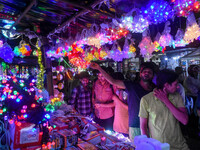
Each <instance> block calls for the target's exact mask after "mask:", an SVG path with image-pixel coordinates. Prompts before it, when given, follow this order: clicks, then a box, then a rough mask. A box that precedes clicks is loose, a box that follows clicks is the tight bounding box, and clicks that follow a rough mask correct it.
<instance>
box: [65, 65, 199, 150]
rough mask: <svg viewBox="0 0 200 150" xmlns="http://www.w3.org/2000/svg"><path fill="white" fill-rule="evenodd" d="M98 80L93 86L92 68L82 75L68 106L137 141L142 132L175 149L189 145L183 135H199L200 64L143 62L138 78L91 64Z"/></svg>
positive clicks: (183, 148)
mask: <svg viewBox="0 0 200 150" xmlns="http://www.w3.org/2000/svg"><path fill="white" fill-rule="evenodd" d="M90 68H92V69H94V70H96V74H97V79H95V80H93V84H92V85H91V86H89V80H90V76H89V74H88V72H81V73H80V74H79V80H80V83H81V84H80V85H79V86H77V87H76V88H74V89H73V91H72V94H71V98H70V99H69V100H68V104H70V105H72V106H73V107H74V109H75V110H76V111H77V112H78V113H80V114H81V115H84V116H91V115H92V114H93V118H94V121H95V122H96V123H98V124H99V125H100V126H102V127H104V128H105V129H106V130H114V131H116V132H119V133H122V134H124V136H127V137H129V138H130V139H131V140H134V137H135V136H137V135H147V136H148V137H151V138H154V139H157V140H159V141H160V142H163V143H169V144H170V149H172V150H187V149H189V148H188V146H187V144H186V140H185V138H184V137H186V138H187V137H190V136H193V137H197V138H198V137H199V136H200V135H199V116H200V80H199V79H198V72H199V71H200V69H199V66H198V65H191V66H190V67H189V68H188V76H184V75H183V73H184V72H183V69H182V68H181V67H177V68H176V69H175V70H169V69H163V70H158V66H156V65H155V64H154V63H152V62H145V63H142V64H141V65H140V72H139V73H138V77H137V78H136V79H135V80H133V79H131V80H126V79H124V75H123V74H122V73H121V72H114V71H112V69H109V68H105V67H101V66H100V65H98V64H97V63H94V62H93V63H91V65H90Z"/></svg>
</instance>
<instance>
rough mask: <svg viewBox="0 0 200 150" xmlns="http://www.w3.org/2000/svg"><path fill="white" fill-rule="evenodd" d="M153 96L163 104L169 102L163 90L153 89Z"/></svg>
mask: <svg viewBox="0 0 200 150" xmlns="http://www.w3.org/2000/svg"><path fill="white" fill-rule="evenodd" d="M154 96H155V97H157V98H158V99H159V100H161V101H162V102H163V103H164V104H166V102H168V101H169V100H168V97H167V92H166V91H165V90H161V89H155V90H154Z"/></svg>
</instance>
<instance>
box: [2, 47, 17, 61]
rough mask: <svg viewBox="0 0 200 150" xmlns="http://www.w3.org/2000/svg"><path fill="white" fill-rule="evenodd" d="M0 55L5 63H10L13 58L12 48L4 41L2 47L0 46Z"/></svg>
mask: <svg viewBox="0 0 200 150" xmlns="http://www.w3.org/2000/svg"><path fill="white" fill-rule="evenodd" d="M0 53H1V55H0V57H1V58H2V59H3V60H4V61H5V62H7V63H12V60H13V58H14V53H13V51H12V48H11V47H10V45H8V44H7V43H4V44H3V46H2V47H0Z"/></svg>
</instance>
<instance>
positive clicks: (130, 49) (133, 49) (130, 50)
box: [129, 44, 136, 53]
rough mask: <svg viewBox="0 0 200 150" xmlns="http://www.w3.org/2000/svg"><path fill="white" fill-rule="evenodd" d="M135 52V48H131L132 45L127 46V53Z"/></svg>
mask: <svg viewBox="0 0 200 150" xmlns="http://www.w3.org/2000/svg"><path fill="white" fill-rule="evenodd" d="M135 52H136V48H135V47H134V46H133V44H130V45H129V53H135Z"/></svg>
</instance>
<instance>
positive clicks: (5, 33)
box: [2, 24, 20, 39]
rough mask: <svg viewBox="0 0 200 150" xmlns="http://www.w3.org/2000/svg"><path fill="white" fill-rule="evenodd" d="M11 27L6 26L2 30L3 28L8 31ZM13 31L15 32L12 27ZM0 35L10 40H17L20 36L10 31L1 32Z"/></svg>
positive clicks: (9, 25)
mask: <svg viewBox="0 0 200 150" xmlns="http://www.w3.org/2000/svg"><path fill="white" fill-rule="evenodd" d="M11 26H12V25H11V24H7V25H5V26H4V28H5V29H10V27H11ZM13 30H16V28H15V27H13ZM2 34H3V35H4V36H5V37H6V38H11V39H13V38H18V37H19V36H20V34H18V33H15V32H13V31H11V32H10V31H8V30H2Z"/></svg>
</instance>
